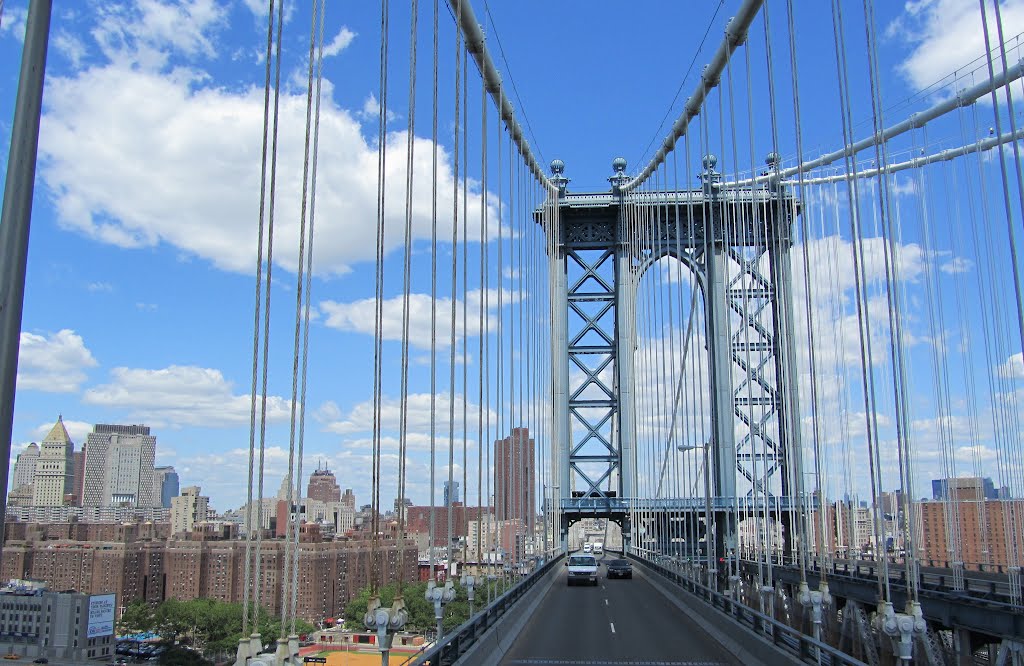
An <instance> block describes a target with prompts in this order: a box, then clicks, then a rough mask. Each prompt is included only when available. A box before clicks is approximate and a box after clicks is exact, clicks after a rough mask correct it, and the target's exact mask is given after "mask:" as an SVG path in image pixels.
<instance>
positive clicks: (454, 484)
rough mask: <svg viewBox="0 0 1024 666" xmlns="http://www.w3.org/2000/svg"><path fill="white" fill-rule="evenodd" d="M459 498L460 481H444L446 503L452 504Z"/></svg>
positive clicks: (446, 504) (447, 504)
mask: <svg viewBox="0 0 1024 666" xmlns="http://www.w3.org/2000/svg"><path fill="white" fill-rule="evenodd" d="M458 501H460V500H459V482H458V481H445V482H444V505H445V506H451V505H452V503H454V502H458Z"/></svg>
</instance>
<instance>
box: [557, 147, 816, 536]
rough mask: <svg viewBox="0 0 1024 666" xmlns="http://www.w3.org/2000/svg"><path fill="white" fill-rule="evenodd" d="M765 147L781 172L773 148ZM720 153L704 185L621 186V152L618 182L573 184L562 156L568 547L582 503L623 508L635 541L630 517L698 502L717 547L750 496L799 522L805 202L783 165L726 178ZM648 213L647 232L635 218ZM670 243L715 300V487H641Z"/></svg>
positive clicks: (561, 352) (788, 529)
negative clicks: (640, 296)
mask: <svg viewBox="0 0 1024 666" xmlns="http://www.w3.org/2000/svg"><path fill="white" fill-rule="evenodd" d="M766 163H767V165H768V169H769V174H768V175H769V176H771V174H772V173H776V172H777V170H778V157H777V156H776V155H775V154H769V156H768V158H767V160H766ZM716 165H717V160H716V158H715V157H714V156H712V155H708V156H706V157H705V158H704V160H703V170H702V172H701V173H700V179H701V183H702V187H701V189H698V190H692V191H690V190H686V191H675V192H673V191H669V192H647V191H643V192H636V191H625V188H624V187H623V186H624V185H625V184H626V183H627V182H628V181H629V177H628V176H627V175H626V173H625V170H626V161H625V160H624V159H622V158H617V159H616V160H615V161H614V162H613V164H612V167H613V169H614V172H615V173H614V175H613V176H612V177H611V178H609V182H610V183H611V190H610V191H609V192H604V193H587V194H575V193H570V192H568V189H567V185H568V182H569V179H568V178H566V177H565V173H564V171H565V165H564V164H563V163H562V162H561V161H560V160H555V161H553V162H552V164H551V172H552V178H551V181H552V183H553V184H555V185H556V186H557V187H558V201H557V214H556V215H549V217H550V218H552V220H553V223H550V224H548V226H547V228H546V231H547V234H548V239H547V240H548V242H547V247H548V251H549V257H548V261H549V269H550V270H549V275H550V280H551V285H550V287H551V320H552V359H553V361H552V364H553V368H552V373H553V374H552V404H553V413H554V426H553V428H552V440H553V445H552V451H553V453H554V457H555V460H554V461H553V473H552V476H551V478H552V479H554V488H553V489H552V490H553V491H554V492H553V493H552V494H553V496H554V497H556V498H558V501H559V503H560V508H561V540H562V545H563V547H567V545H568V543H567V541H568V529H569V526H570V525H571V524H572V523H573V522H576V521H577V520H580V519H582V518H588V517H597V518H606V519H608V520H612V521H614V522H616V523H618V524H619V525H620V526H621V527H622V532H623V539H624V546H625V548H626V549H627V550H628V549H629V548H630V542H631V539H632V538H633V536H634V533H633V529H634V527H635V525H634V524H633V523H635V522H637V521H647V522H653V521H657V520H659V516H660V517H661V518H662V519H664V517H665V516H666V515H668V514H675V515H681V514H685V513H688V512H696V513H697V514H698V516H699V519H700V520H701V521H703V524H704V525H708V526H713V528H714V529H710V530H706V533H707V535H708V536H707V538H708V539H709V540H710V539H714V541H713V542H709V543H707V544H706V545H707V548H708V549H709V550H710V551H711V552H714V553H716V554H718V555H722V554H724V553H725V552H726V551H727V550H728V549H729V548H733V547H735V545H736V533H737V525H736V521H735V519H734V516H736V515H737V512H738V510H739V509H741V508H744V509H747V510H753V511H762V510H763V511H765V515H768V514H769V513H770V514H771V515H772V516H774V517H776V518H777V519H779V520H781V521H782V523H783V533H784V539H785V540H786V541H788V540H789V539H790V538H791V537H792V535H793V532H794V529H793V528H794V524H793V516H794V512H793V510H792V509H794V508H795V507H791V506H790V504H789V502H790V498H792V497H794V496H799V495H800V489H799V488H798V487H794V486H793V485H792V484H799V483H800V476H801V474H800V470H799V469H796V468H795V465H798V464H799V455H792V453H793V452H794V451H796V452H798V451H799V429H798V422H797V420H796V417H795V415H796V414H798V413H799V405H798V404H797V391H796V382H795V378H796V376H797V375H796V367H795V358H796V357H795V354H794V353H793V339H794V338H793V315H792V312H791V305H790V294H791V281H792V280H791V273H790V258H789V252H790V247H791V245H792V237H791V227H792V221H793V219H794V217H795V216H796V215H797V214H798V210H799V206H798V202H796V201H795V199H794V198H793V196H792V195H791V194H789V193H788V192H787V190H786V189H785V188H784V186H783V185H782V184H781V182H780V179H779V178H778V177H769V178H768V179H767V182H766V184H764V185H759V186H753V187H747V188H725V187H723V183H722V177H721V175H720V174H719V173H718V172H717V171H716V170H715V168H716ZM539 217H540V215H538V218H539ZM638 217H642V218H643V219H644V220H646V222H645V224H646V226H647V228H649V229H650V230H651V231H650V232H649V233H646V234H643V235H638V234H636V233H631V226H630V225H631V224H635V221H636V220H637V219H638ZM664 257H673V258H675V259H676V260H678V261H681V262H683V264H684V265H685V266H686V268H688V269H689V270H690V271H691V273H692V274H693V276H694V282H695V283H696V284H697V285H698V286H699V288H700V290H701V293H702V295H703V300H704V308H705V321H706V330H705V331H704V333H705V336H706V341H707V343H706V344H707V352H708V353H707V357H708V359H709V360H708V365H709V367H708V368H707V373H706V376H707V377H708V378H709V385H708V386H707V387H706V389H704V390H705V391H706V393H707V394H709V395H710V411H711V414H710V422H711V433H712V435H711V438H710V440H709V441H708V442H707V443H706V444H704V446H705V447H706V449H707V450H706V456H707V458H708V459H709V463H708V465H709V467H710V470H711V471H710V483H709V489H708V493H707V494H708V496H707V497H703V498H673V497H639V496H638V493H637V488H636V478H637V477H636V469H635V463H636V460H637V450H636V434H637V427H636V414H635V400H634V398H635V396H636V392H637V384H636V377H635V374H634V362H633V357H634V350H635V349H636V348H637V343H638V340H637V321H636V298H637V291H638V288H639V285H640V280H641V278H642V276H643V275H644V272H645V271H646V270H647V269H648V268H649V267H651V266H652V265H654V264H655V263H656V262H657V261H659V260H660V259H662V258H664ZM671 453H672V452H667V453H666V455H669V454H671ZM794 490H795V491H796V492H794Z"/></svg>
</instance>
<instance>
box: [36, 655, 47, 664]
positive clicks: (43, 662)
mask: <svg viewBox="0 0 1024 666" xmlns="http://www.w3.org/2000/svg"><path fill="white" fill-rule="evenodd" d="M32 663H33V664H48V663H50V660H49V659H47V658H46V657H39V658H38V659H36V660H35V661H33V662H32Z"/></svg>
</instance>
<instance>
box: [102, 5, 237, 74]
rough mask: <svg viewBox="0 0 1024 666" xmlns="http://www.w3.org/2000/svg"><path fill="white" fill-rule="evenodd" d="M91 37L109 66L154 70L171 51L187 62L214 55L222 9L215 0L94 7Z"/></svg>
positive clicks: (225, 8)
mask: <svg viewBox="0 0 1024 666" xmlns="http://www.w3.org/2000/svg"><path fill="white" fill-rule="evenodd" d="M97 12H98V14H99V16H100V19H99V23H98V25H97V26H96V28H95V29H94V30H93V32H92V35H93V38H94V39H95V40H96V42H97V44H98V45H99V47H100V50H101V51H102V52H103V54H104V55H106V56H107V58H109V59H110V60H111V61H112V62H119V63H122V64H134V65H137V66H142V67H146V68H154V69H159V68H162V67H164V66H165V65H166V64H167V62H168V57H169V55H170V53H171V52H174V53H176V54H180V55H184V56H187V57H189V58H197V57H200V56H202V57H207V58H212V57H213V56H215V55H216V49H215V48H214V40H213V38H212V34H211V33H212V32H214V31H215V30H217V29H218V28H219V27H222V26H223V25H224V20H225V18H226V16H227V7H226V6H225V4H224V3H222V2H219V1H218V0H181V1H180V2H178V3H167V2H162V1H160V0H136V1H135V2H134V3H133V4H132V5H124V4H116V3H110V4H105V5H102V6H99V7H98V9H97Z"/></svg>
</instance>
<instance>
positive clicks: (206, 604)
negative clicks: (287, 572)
mask: <svg viewBox="0 0 1024 666" xmlns="http://www.w3.org/2000/svg"><path fill="white" fill-rule="evenodd" d="M242 615H243V613H242V605H241V604H232V603H226V602H222V601H215V600H213V599H192V600H189V601H179V600H177V599H168V600H166V601H164V602H163V603H161V604H159V605H157V606H156V607H155V608H154V607H150V606H148V605H146V604H141V605H139V607H137V605H136V604H133V605H132V606H129V607H128V609H126V611H125V616H124V617H123V618H122V621H121V624H120V625H119V628H121V627H122V626H123V627H126V628H128V629H130V630H132V631H155V632H157V633H159V634H160V635H161V636H163V637H164V638H165V639H167V640H168V641H170V642H171V643H173V642H174V641H181V642H182V643H184V644H186V645H190V646H191V647H194V648H197V649H199V650H202V651H204V652H206V653H208V654H213V655H223V654H227V653H232V652H234V650H235V648H236V647H237V646H238V640H239V639H240V638H242V636H243V633H242ZM314 629H315V628H314V627H313V625H311V624H309V623H308V622H306V621H304V620H301V619H297V620H296V622H295V632H296V633H297V634H300V635H301V634H308V633H310V632H312V631H314ZM257 630H258V631H259V633H260V635H261V636H262V637H263V639H264V641H265V642H269V641H273V640H275V639H277V637H278V636H280V635H281V623H280V619H279V617H277V616H271V615H270V614H269V613H268V612H267V611H266V609H263V610H261V612H260V614H259V620H258V622H257ZM186 652H190V653H191V651H189V650H186ZM188 656H189V655H187V654H186V655H183V656H182V658H187V657H188Z"/></svg>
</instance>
